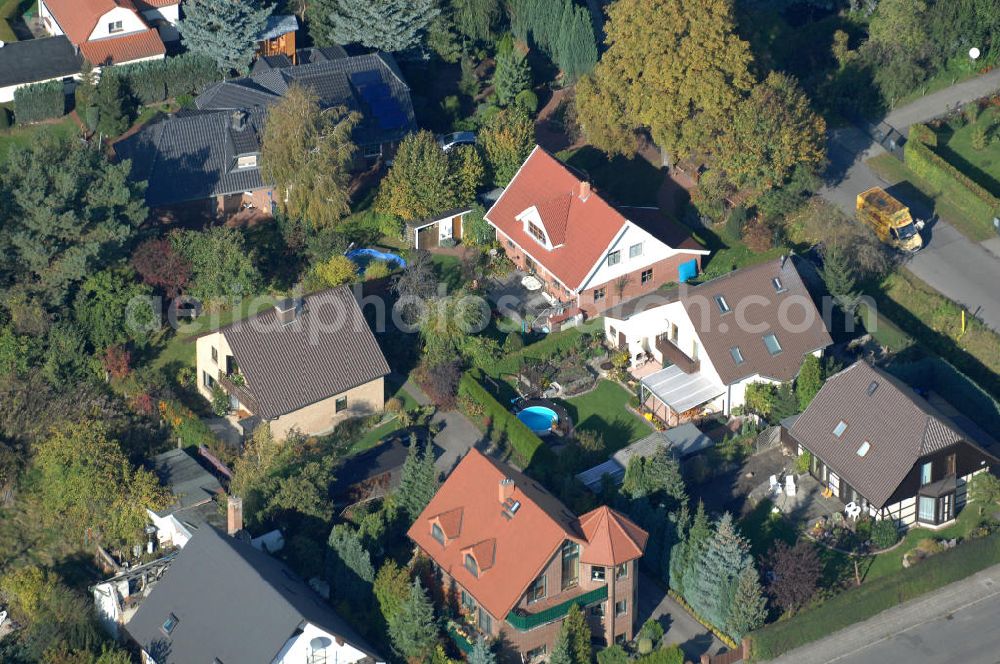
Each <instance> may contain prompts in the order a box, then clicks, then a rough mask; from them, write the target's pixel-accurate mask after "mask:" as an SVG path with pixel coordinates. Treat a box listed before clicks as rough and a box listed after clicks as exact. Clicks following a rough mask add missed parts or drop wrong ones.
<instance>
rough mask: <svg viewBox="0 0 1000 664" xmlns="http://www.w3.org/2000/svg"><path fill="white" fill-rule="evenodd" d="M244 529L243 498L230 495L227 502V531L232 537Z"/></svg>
mask: <svg viewBox="0 0 1000 664" xmlns="http://www.w3.org/2000/svg"><path fill="white" fill-rule="evenodd" d="M241 530H243V499H242V498H240V497H239V496H229V502H228V503H227V504H226V532H227V533H229V535H230V537H232V536H233V535H235V534H236V533H238V532H240V531H241Z"/></svg>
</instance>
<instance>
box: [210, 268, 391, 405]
mask: <svg viewBox="0 0 1000 664" xmlns="http://www.w3.org/2000/svg"><path fill="white" fill-rule="evenodd" d="M220 331H221V332H222V333H223V335H225V337H226V341H227V342H228V343H229V347H230V348H231V349H232V351H233V354H234V355H235V356H236V361H237V362H238V363H239V366H240V371H241V372H242V373H243V375H244V376H245V378H246V388H245V389H246V390H248V391H249V392H250V393H251V394H252V395H253V397H254V398H255V399H256V401H257V404H258V405H259V407H260V412H259V413H257V414H258V415H260V416H261V417H264V418H266V419H272V418H275V417H279V416H281V415H284V414H286V413H290V412H292V411H295V410H298V409H299V408H302V407H303V406H307V405H309V404H311V403H315V402H317V401H320V400H322V399H326V398H328V397H331V396H333V395H335V394H340V393H342V392H345V391H346V390H349V389H351V388H354V387H357V386H359V385H363V384H365V383H368V382H370V381H372V380H375V379H376V378H380V377H382V376H385V375H386V374H388V373H389V365H388V364H387V363H386V361H385V357H384V356H383V355H382V351H381V349H380V348H379V346H378V343H376V341H375V335H373V334H372V331H371V329H370V328H369V327H368V322H367V321H365V318H364V316H363V315H362V313H361V308H360V307H359V306H358V302H357V300H355V299H354V295H353V294H352V293H351V290H350V289H349V288H348V287H347V286H340V287H338V288H333V289H330V290H326V291H320V292H318V293H313V294H312V295H309V296H307V297H305V298H304V301H303V302H302V305H301V310H300V312H299V313H298V316H297V317H296V319H295V321H294V322H292V323H290V324H288V325H285V326H284V327H282V326H281V324H280V323H279V321H278V319H277V314H276V312H275V310H274V309H273V308H271V309H268V310H267V311H264V312H262V313H260V314H258V315H257V316H254V317H252V318H247V319H244V320H242V321H239V322H237V323H233V324H232V325H230V326H228V327H225V328H222V329H221V330H220Z"/></svg>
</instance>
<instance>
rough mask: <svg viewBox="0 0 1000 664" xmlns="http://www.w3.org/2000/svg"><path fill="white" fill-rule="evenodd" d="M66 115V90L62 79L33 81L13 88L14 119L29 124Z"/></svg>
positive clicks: (19, 122)
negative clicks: (30, 83)
mask: <svg viewBox="0 0 1000 664" xmlns="http://www.w3.org/2000/svg"><path fill="white" fill-rule="evenodd" d="M64 115H66V91H65V89H64V86H63V83H62V81H49V82H47V83H33V84H32V85H25V86H23V87H20V88H17V89H16V90H14V119H15V120H16V121H17V123H18V124H30V123H32V122H41V121H42V120H50V119H52V118H61V117H62V116H64Z"/></svg>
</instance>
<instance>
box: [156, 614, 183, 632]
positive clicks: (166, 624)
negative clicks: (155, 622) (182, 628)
mask: <svg viewBox="0 0 1000 664" xmlns="http://www.w3.org/2000/svg"><path fill="white" fill-rule="evenodd" d="M179 622H180V621H179V620H178V619H177V616H175V615H174V614H172V613H171V614H170V615H168V616H167V619H166V620H164V621H163V624H162V625H160V630H161V631H162V632H163V633H164V634H166V635H167V636H170V633H171V632H173V631H174V628H175V627H177V623H179Z"/></svg>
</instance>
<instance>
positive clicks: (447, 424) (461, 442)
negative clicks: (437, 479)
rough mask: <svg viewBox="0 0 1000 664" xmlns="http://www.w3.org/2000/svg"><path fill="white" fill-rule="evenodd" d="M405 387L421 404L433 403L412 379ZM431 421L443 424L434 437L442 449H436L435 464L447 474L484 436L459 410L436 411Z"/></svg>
mask: <svg viewBox="0 0 1000 664" xmlns="http://www.w3.org/2000/svg"><path fill="white" fill-rule="evenodd" d="M403 389H404V390H406V391H407V392H408V393H409V395H410V396H411V397H413V400H414V401H416V402H417V403H418V404H420V405H421V406H427V405H429V404H430V403H431V400H430V397H428V396H427V394H426V393H425V392H424V391H423V390H422V389H420V386H419V385H417V384H416V383H414V382H413V381H412V380H409V379H407V380H406V382H405V383H403ZM431 423H432V424H440V425H441V432H440V433H438V435H437V436H435V437H434V445H435V447H437V448H438V449H439V450H440V451H436V454H437V458H436V459H435V460H434V466H435V467H436V468H437V469H438V471H440V472H442V473H445V474H448V473H450V472H451V471H452V469H453V468H454V467H455V466H456V465H457V464H458V461H459V459H461V458H462V457H463V456H465V453H466V452H468V451H469V450H470V449H472V448H473V447H474V446H475V445H476V444H477V443H479V442H480V440H482V437H483V434H482V432H481V431H480V430H479V429H478V428H476V425H475V424H473V423H472V422H471V421H470V420H469V418H468V417H466V416H465V415H463V414H462V413H460V412H458V411H457V410H451V411H448V412H445V413H443V412H437V413H434V417H432V418H431Z"/></svg>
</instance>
